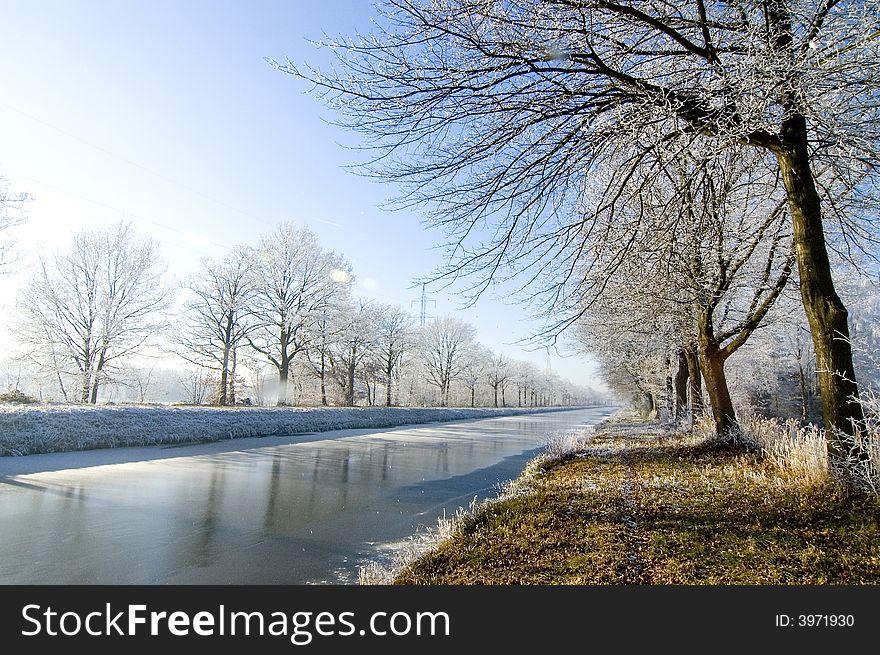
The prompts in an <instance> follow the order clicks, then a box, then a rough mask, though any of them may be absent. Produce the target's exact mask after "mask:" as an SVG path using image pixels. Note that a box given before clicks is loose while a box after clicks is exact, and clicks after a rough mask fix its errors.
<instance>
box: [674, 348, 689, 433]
mask: <svg viewBox="0 0 880 655" xmlns="http://www.w3.org/2000/svg"><path fill="white" fill-rule="evenodd" d="M688 377H689V375H688V360H687V355H686V354H685V352H684V348H681V349H679V351H678V369H677V370H676V372H675V420H676V421H679V422H680V421H684V420H685V418H686V417H687V404H688V401H687V395H688Z"/></svg>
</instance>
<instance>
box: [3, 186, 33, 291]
mask: <svg viewBox="0 0 880 655" xmlns="http://www.w3.org/2000/svg"><path fill="white" fill-rule="evenodd" d="M29 200H30V198H29V197H28V195H27V194H26V193H16V192H13V191H11V190H10V189H9V183H8V182H7V180H6V178H5V177H3V176H2V175H0V274H3V273H8V272H9V268H10V266H11V265H12V263H13V262H14V261H15V258H14V256H13V253H12V247H13V245H14V244H15V241H14V240H13V239H12V237H11V236H10V234H9V231H10V230H11V229H12V228H14V227H16V226H18V225H21V224H22V223H24V220H25V215H24V205H25V203H27V202H28V201H29Z"/></svg>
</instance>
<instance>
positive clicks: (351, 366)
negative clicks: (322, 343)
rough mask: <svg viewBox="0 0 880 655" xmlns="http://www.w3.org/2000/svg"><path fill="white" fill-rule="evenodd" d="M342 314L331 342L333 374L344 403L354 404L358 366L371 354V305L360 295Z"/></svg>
mask: <svg viewBox="0 0 880 655" xmlns="http://www.w3.org/2000/svg"><path fill="white" fill-rule="evenodd" d="M347 309H348V311H346V312H345V313H344V315H343V316H342V317H341V319H342V329H341V330H340V332H339V336H338V337H337V338H336V340H335V342H334V348H333V355H332V363H333V369H332V370H333V375H334V377H335V378H336V381H337V382H338V384H339V387H340V389H342V395H343V399H344V402H345V404H346V405H348V406H354V404H355V381H356V378H357V372H358V369H359V367H360V366H361V365H362V364H364V363H365V362H366V361H367V359H368V358H369V355H370V349H371V347H372V345H373V334H374V330H375V325H374V321H375V316H374V313H373V307H372V305H371V304H370V303H369V302H368V301H366V300H363V299H360V300H357V301H356V302H355V303H354V304H353V305H350V306H349V307H348V308H347Z"/></svg>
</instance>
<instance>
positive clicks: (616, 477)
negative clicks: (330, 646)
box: [362, 416, 880, 585]
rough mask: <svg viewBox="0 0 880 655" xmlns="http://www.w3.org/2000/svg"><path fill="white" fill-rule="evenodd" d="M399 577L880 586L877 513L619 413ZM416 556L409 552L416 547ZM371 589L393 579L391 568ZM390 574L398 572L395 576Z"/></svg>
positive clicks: (732, 451)
mask: <svg viewBox="0 0 880 655" xmlns="http://www.w3.org/2000/svg"><path fill="white" fill-rule="evenodd" d="M572 445H573V447H572V448H571V449H569V450H568V452H565V453H561V454H559V455H558V456H548V455H546V454H545V455H542V456H540V457H539V458H537V459H535V460H533V461H532V462H531V463H530V464H529V466H528V467H527V469H526V471H525V473H524V474H523V475H522V476H520V477H519V478H518V479H517V480H516V481H515V482H514V483H513V484H512V485H510V486H509V488H508V491H507V493H505V494H503V495H502V496H501V497H500V498H499V499H497V500H494V501H490V502H488V503H486V504H483V505H481V506H479V507H477V508H476V509H475V511H473V512H471V513H468V514H465V515H462V516H460V517H458V519H457V521H456V522H455V525H454V526H447V527H446V529H445V532H446V538H445V539H443V540H441V541H439V542H435V543H433V544H431V547H430V548H422V549H420V550H421V552H416V554H419V555H420V556H419V557H417V558H416V559H415V560H414V561H410V562H408V563H406V566H404V567H403V568H402V570H396V571H392V572H391V573H392V574H393V576H392V578H391V579H393V581H394V582H396V583H397V584H408V585H461V584H464V585H470V584H481V585H498V584H501V585H510V584H517V585H519V584H541V585H545V584H571V585H633V584H653V585H670V584H672V585H682V584H684V585H692V584H700V585H702V584H712V585H754V584H759V585H769V584H774V585H778V584H788V585H791V584H795V585H802V584H868V585H875V584H878V583H880V523H878V520H877V517H878V516H880V506H878V503H877V499H876V497H874V498H855V499H854V498H847V497H844V496H843V495H842V494H841V493H840V491H839V490H838V489H837V488H836V487H835V486H834V485H833V484H832V483H831V482H829V481H828V480H825V481H822V480H816V479H807V478H804V477H803V476H800V475H798V474H797V473H796V472H792V471H786V470H784V469H782V468H780V467H779V466H778V464H776V463H774V462H772V461H770V459H769V458H767V457H763V456H762V455H761V453H760V452H759V451H756V450H755V449H753V448H744V447H743V446H741V445H731V444H719V443H717V442H712V441H707V440H705V439H701V438H700V437H695V436H693V435H692V434H689V433H677V434H673V433H670V432H669V431H667V430H666V429H665V428H663V427H662V426H660V425H658V424H657V423H656V422H650V421H643V420H640V419H637V418H635V417H633V416H618V417H615V419H614V420H612V421H609V422H607V423H604V424H600V425H599V427H598V429H597V430H596V432H595V434H593V435H589V437H588V439H587V440H586V441H585V442H583V443H581V444H574V443H573V444H572ZM414 551H419V549H418V548H412V547H411V552H414ZM365 572H366V573H365V575H364V576H362V580H363V581H364V582H386V581H389V580H388V579H383V578H382V574H383V570H382V567H380V566H376V565H375V564H374V565H372V566H371V567H367V568H366V569H365ZM384 573H388V571H384Z"/></svg>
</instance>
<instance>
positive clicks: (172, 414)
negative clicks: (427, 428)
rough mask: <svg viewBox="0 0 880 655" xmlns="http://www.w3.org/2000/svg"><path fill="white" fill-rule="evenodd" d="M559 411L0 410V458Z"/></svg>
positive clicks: (14, 407)
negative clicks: (2, 456)
mask: <svg viewBox="0 0 880 655" xmlns="http://www.w3.org/2000/svg"><path fill="white" fill-rule="evenodd" d="M565 409H575V408H571V407H564V408H563V407H557V408H548V407H541V408H512V407H507V408H497V409H496V408H451V407H447V408H414V407H346V408H341V407H333V408H316V407H310V408H292V407H273V408H253V407H235V408H231V407H230V408H223V409H221V408H209V407H143V406H99V407H81V406H68V405H42V406H37V407H35V406H19V405H8V406H0V455H32V454H36V453H52V452H65V451H72V450H91V449H95V448H122V447H129V446H151V445H160V444H184V443H204V442H210V441H221V440H224V439H235V438H238V437H257V436H282V435H284V436H286V435H296V434H304V433H312V432H326V431H328V430H345V429H358V428H367V429H368V428H389V427H396V426H400V425H407V424H418V423H432V422H436V421H457V420H463V419H472V418H491V417H493V416H509V415H515V414H533V413H536V412H549V411H559V410H565Z"/></svg>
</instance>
